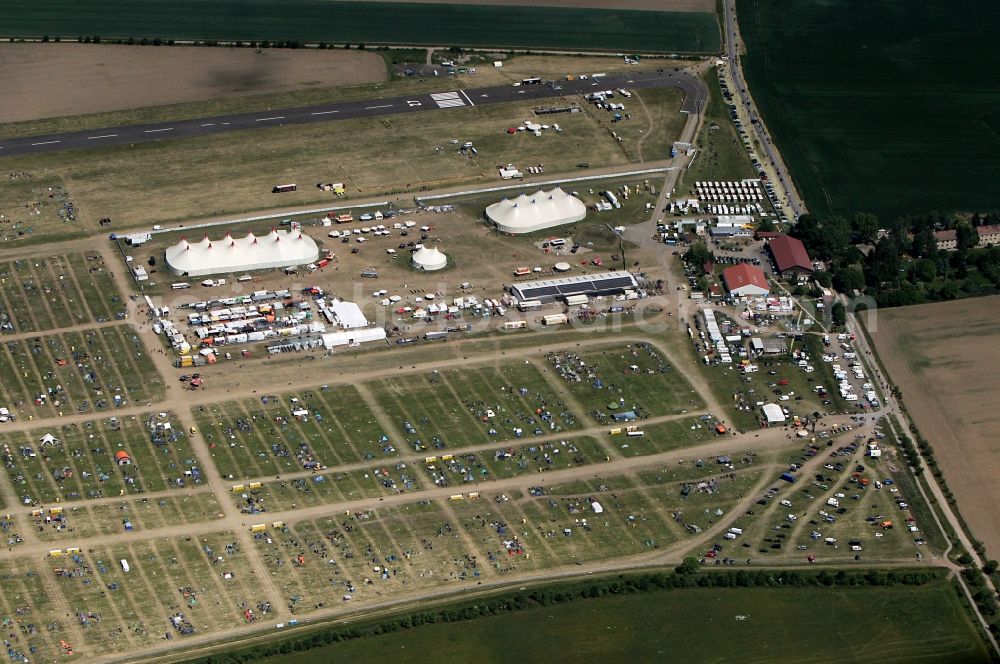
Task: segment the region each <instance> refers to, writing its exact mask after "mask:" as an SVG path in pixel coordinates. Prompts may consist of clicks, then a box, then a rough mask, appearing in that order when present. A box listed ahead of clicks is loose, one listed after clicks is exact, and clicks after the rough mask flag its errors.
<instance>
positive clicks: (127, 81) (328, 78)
mask: <svg viewBox="0 0 1000 664" xmlns="http://www.w3.org/2000/svg"><path fill="white" fill-rule="evenodd" d="M0 70H2V71H3V72H4V88H5V94H4V99H5V100H6V101H5V102H4V104H3V106H2V107H0V122H20V121H24V120H36V119H38V118H48V117H56V116H61V115H81V114H84V113H98V112H102V111H115V110H119V109H125V108H136V107H139V106H156V105H161V104H179V103H184V102H193V101H201V100H205V99H217V98H222V97H233V96H248V95H260V94H266V93H278V92H288V91H292V90H300V89H308V88H315V87H335V86H340V85H360V84H363V83H376V82H379V81H382V80H384V79H385V78H386V70H385V61H384V60H383V59H382V57H381V56H379V55H378V54H376V53H366V52H364V51H346V50H322V51H321V50H317V49H305V50H302V49H299V50H284V49H282V50H272V49H268V50H266V51H262V52H261V53H260V54H258V53H257V52H256V51H255V50H254V49H250V48H197V47H173V48H150V47H148V46H117V45H114V46H112V45H100V44H97V45H95V44H3V45H0Z"/></svg>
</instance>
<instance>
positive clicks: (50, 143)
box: [32, 141, 62, 146]
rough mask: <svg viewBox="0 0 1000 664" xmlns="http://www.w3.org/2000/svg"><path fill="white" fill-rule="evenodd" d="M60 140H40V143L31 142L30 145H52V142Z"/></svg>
mask: <svg viewBox="0 0 1000 664" xmlns="http://www.w3.org/2000/svg"><path fill="white" fill-rule="evenodd" d="M61 142H62V141H42V142H41V143H32V145H33V146H34V145H52V144H53V143H61Z"/></svg>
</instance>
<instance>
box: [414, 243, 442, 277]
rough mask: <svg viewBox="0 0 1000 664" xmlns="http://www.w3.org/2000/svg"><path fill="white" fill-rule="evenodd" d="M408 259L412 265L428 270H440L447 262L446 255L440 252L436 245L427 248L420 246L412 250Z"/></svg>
mask: <svg viewBox="0 0 1000 664" xmlns="http://www.w3.org/2000/svg"><path fill="white" fill-rule="evenodd" d="M410 260H411V261H412V262H413V267H415V268H417V269H418V270H426V271H428V272H431V271H433V270H440V269H442V268H443V267H445V266H446V265H447V264H448V256H446V255H445V254H444V253H442V252H441V250H440V249H438V248H437V247H431V248H429V249H428V248H427V247H421V248H420V249H417V250H416V251H414V252H413V255H412V256H411V257H410Z"/></svg>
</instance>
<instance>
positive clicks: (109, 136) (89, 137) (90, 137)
mask: <svg viewBox="0 0 1000 664" xmlns="http://www.w3.org/2000/svg"><path fill="white" fill-rule="evenodd" d="M117 135H118V134H104V135H102V136H88V137H87V140H88V141H93V140H95V139H98V138H114V137H115V136H117Z"/></svg>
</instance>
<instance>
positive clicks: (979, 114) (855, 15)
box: [736, 0, 1000, 219]
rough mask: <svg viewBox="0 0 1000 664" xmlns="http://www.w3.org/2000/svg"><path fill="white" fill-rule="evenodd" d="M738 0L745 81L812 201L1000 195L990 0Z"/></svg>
mask: <svg viewBox="0 0 1000 664" xmlns="http://www.w3.org/2000/svg"><path fill="white" fill-rule="evenodd" d="M736 4H737V14H738V16H739V17H740V30H741V33H742V36H743V39H744V40H745V41H746V45H747V53H746V54H745V55H744V56H743V66H744V69H745V72H746V76H747V80H748V83H749V84H750V87H751V89H752V91H753V94H754V98H755V100H756V102H757V104H758V105H759V107H760V111H761V113H762V114H763V116H764V118H765V119H766V121H767V124H768V127H769V128H770V131H771V133H772V134H773V136H774V139H775V141H776V142H777V143H778V146H779V147H780V149H781V152H782V155H783V156H784V160H785V162H786V163H787V164H788V165H789V166H790V167H791V171H792V173H793V174H794V176H795V180H796V184H797V185H798V186H799V188H800V190H801V191H802V193H803V195H804V196H805V199H806V203H807V205H808V206H809V209H810V210H811V211H812V212H813V213H816V214H829V213H831V212H836V213H840V214H845V213H852V212H855V211H862V212H873V213H875V214H876V215H878V216H880V217H881V218H882V219H891V218H893V217H895V216H897V215H903V214H908V213H921V212H927V211H930V210H941V211H946V210H959V211H988V210H991V209H994V208H996V207H997V205H998V204H1000V198H998V195H997V188H996V187H995V186H994V183H995V181H996V180H997V177H998V176H1000V161H998V160H997V159H996V154H997V151H998V150H1000V133H998V127H1000V114H998V112H997V108H998V105H1000V104H998V102H1000V88H998V87H997V86H996V83H995V81H993V80H992V79H991V78H990V77H989V76H985V75H984V72H987V71H996V70H997V69H998V68H1000V55H998V52H997V50H996V49H995V48H993V47H992V45H991V44H992V42H991V38H990V36H991V35H992V34H993V32H992V31H993V26H995V25H996V21H995V18H994V7H993V6H992V5H991V4H989V3H984V2H978V3H971V4H968V5H966V6H963V8H962V11H955V10H954V5H953V4H952V3H949V2H946V1H945V0H931V1H930V2H923V3H920V4H918V5H914V4H912V3H909V2H903V1H902V0H891V1H888V2H877V3H867V4H862V5H859V4H857V3H854V2H849V1H848V0H823V1H820V0H810V1H808V2H797V3H793V4H789V3H787V2H781V1H779V0H738V1H737V3H736Z"/></svg>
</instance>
